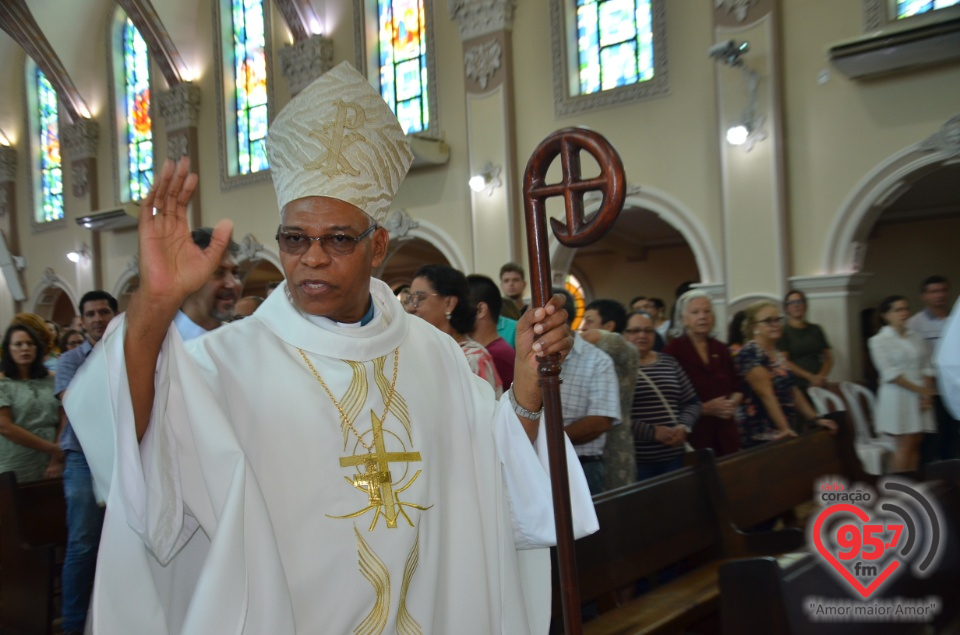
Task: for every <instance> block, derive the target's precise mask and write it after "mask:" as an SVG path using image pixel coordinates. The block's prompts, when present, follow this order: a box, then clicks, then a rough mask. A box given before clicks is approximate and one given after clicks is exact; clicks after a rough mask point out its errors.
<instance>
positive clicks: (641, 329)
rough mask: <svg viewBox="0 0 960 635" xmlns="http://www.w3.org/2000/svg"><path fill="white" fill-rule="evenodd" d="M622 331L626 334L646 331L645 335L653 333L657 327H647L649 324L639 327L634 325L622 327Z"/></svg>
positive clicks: (637, 333)
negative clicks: (626, 327) (627, 327)
mask: <svg viewBox="0 0 960 635" xmlns="http://www.w3.org/2000/svg"><path fill="white" fill-rule="evenodd" d="M623 332H624V334H626V335H639V334H640V333H646V334H647V335H653V334H654V333H656V332H657V329H655V328H652V327H649V326H647V327H644V328H641V327H639V326H635V327H633V328H629V329H623Z"/></svg>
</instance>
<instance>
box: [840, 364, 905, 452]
mask: <svg viewBox="0 0 960 635" xmlns="http://www.w3.org/2000/svg"><path fill="white" fill-rule="evenodd" d="M840 392H842V393H843V398H844V399H846V401H847V404H848V405H849V408H850V415H851V416H852V417H853V421H854V425H855V426H856V428H857V440H858V441H870V442H872V443H876V444H878V445H882V446H883V447H885V448H887V450H889V451H890V452H893V451H894V450H895V449H896V442H895V441H894V439H893V437H891V436H890V435H889V434H874V432H873V421H874V412H876V409H877V398H876V396H875V395H874V394H873V392H872V391H871V390H870V389H869V388H867V387H866V386H861V385H860V384H856V383H854V382H852V381H844V382H841V383H840ZM864 406H866V408H864Z"/></svg>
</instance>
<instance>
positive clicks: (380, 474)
mask: <svg viewBox="0 0 960 635" xmlns="http://www.w3.org/2000/svg"><path fill="white" fill-rule="evenodd" d="M370 418H371V420H372V423H373V430H372V431H373V451H372V452H366V453H363V454H354V455H353V456H344V457H341V458H340V467H357V466H363V467H362V469H363V471H362V472H360V473H359V474H357V475H355V476H354V477H353V478H352V479H351V478H349V477H345V478H346V480H347V482H348V483H350V484H351V485H352V486H354V487H355V488H357V489H358V490H360V491H362V492H364V493H366V495H367V502H368V503H369V504H368V505H367V507H365V508H363V509H361V510H360V511H357V512H354V513H352V514H347V515H345V516H332V515H330V514H328V516H329V517H330V518H356V517H357V516H361V515H363V514H366V513H367V512H369V511H373V512H374V515H373V521H372V522H371V523H370V531H373V529H374V528H375V527H376V526H377V520H379V518H380V515H381V514H382V515H383V517H384V518H385V519H386V521H387V528H389V529H396V527H397V518H399V517H400V516H403V518H404V519H405V520H406V521H407V522H408V523H409V524H410V526H411V527H413V521H411V520H410V517H409V516H407V513H406V512H405V511H404V509H403V508H404V507H412V508H414V509H419V510H421V511H423V510H427V509H430V507H432V505H431V506H430V507H423V506H421V505H417V504H415V503H408V502H405V501H401V500H400V497H399V494H401V493H402V492H403V491H404V490H406V489H407V488H408V487H410V486H411V485H413V482H414V481H416V480H417V478H418V477H419V476H420V470H417V472H416V474H414V475H413V477H412V478H411V479H410V480H409V481H407V482H406V483H404V484H403V485H401V486H400V487H397V488H396V489H394V484H393V477H392V475H391V473H390V464H391V463H412V462H420V461H421V458H420V453H419V452H388V451H387V447H386V442H385V441H384V436H383V422H382V421H381V420H380V419H379V418H378V417H377V415H376V413H374V412H373V411H372V410H371V411H370Z"/></svg>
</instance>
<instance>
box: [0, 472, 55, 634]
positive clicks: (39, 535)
mask: <svg viewBox="0 0 960 635" xmlns="http://www.w3.org/2000/svg"><path fill="white" fill-rule="evenodd" d="M66 520H67V507H66V500H65V499H64V495H63V479H60V478H56V479H46V480H42V481H34V482H30V483H22V484H18V483H17V479H16V476H15V475H14V473H13V472H5V473H3V474H0V593H2V596H0V597H2V600H0V627H2V628H3V629H4V631H5V632H10V633H51V632H52V629H53V626H52V625H53V619H54V617H55V615H54V613H55V601H54V594H55V589H56V579H57V577H58V575H59V563H58V557H57V553H58V550H61V551H62V549H63V548H64V547H65V546H66V543H67V521H66Z"/></svg>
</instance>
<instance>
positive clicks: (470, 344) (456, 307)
mask: <svg viewBox="0 0 960 635" xmlns="http://www.w3.org/2000/svg"><path fill="white" fill-rule="evenodd" d="M400 301H401V302H402V303H403V307H404V308H405V309H406V310H407V313H412V314H413V315H416V316H418V317H421V318H423V319H424V320H426V321H427V322H429V323H430V324H432V325H434V326H435V327H437V328H438V329H440V330H441V331H443V332H444V333H446V334H447V335H449V336H450V337H452V338H453V339H455V340H456V341H457V344H459V345H460V348H461V349H462V350H463V354H464V355H466V356H467V363H469V364H470V370H472V371H473V374H474V375H477V376H478V377H480V378H481V379H485V380H486V381H487V382H488V383H489V384H490V386H491V387H492V388H493V390H494V392H495V393H496V395H497V397H499V396H500V395H501V394H503V382H502V381H501V380H500V375H498V374H497V369H496V367H494V364H493V357H491V356H490V353H489V352H488V351H487V349H485V348H484V347H483V346H481V345H480V343H479V342H477V341H476V340H473V339H471V338H470V337H469V335H467V334H468V333H471V332H472V331H473V327H474V324H475V322H476V318H477V310H476V307H474V306H473V304H471V303H470V286H469V284H468V283H467V278H466V276H464V275H463V274H462V273H460V272H459V271H457V270H456V269H453V268H451V267H447V266H444V265H424V266H423V267H420V269H418V270H417V273H416V274H414V277H413V282H412V283H411V284H410V291H409V293H408V295H407V296H405V297H403V298H401V300H400Z"/></svg>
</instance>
